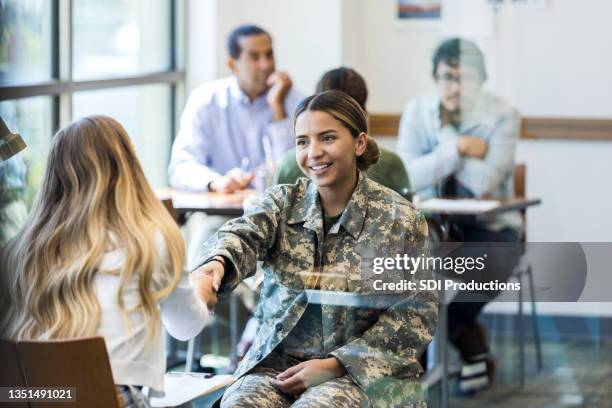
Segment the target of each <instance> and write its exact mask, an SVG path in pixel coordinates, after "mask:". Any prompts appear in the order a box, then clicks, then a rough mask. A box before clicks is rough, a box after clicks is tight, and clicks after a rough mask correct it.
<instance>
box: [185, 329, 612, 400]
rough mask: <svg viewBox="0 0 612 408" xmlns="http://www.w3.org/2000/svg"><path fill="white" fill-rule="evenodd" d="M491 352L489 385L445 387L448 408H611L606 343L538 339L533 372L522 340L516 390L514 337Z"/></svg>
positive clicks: (497, 341)
mask: <svg viewBox="0 0 612 408" xmlns="http://www.w3.org/2000/svg"><path fill="white" fill-rule="evenodd" d="M205 342H206V341H204V343H205ZM222 344H224V343H222ZM491 349H492V351H493V353H494V355H495V356H496V360H497V382H496V384H495V386H494V387H492V388H491V389H489V390H486V391H483V392H481V393H478V394H476V395H474V396H472V397H469V398H468V397H458V396H456V395H452V386H451V395H452V396H451V400H450V405H449V406H450V407H451V408H473V407H494V408H563V407H570V408H574V407H589V408H591V407H592V408H600V407H603V408H612V339H609V338H608V339H604V338H601V337H597V336H594V337H591V338H586V339H583V340H578V339H575V338H574V339H570V340H568V339H561V338H554V337H550V336H545V339H544V340H542V353H543V362H544V368H543V370H542V371H541V372H540V373H538V372H537V370H536V363H535V349H534V346H533V342H532V341H531V339H530V338H529V337H528V339H527V343H526V354H525V355H526V361H527V363H526V364H527V366H526V367H527V375H526V384H525V386H524V387H522V388H521V387H520V386H519V376H518V361H519V359H518V342H517V339H516V336H515V335H514V334H512V333H508V332H506V333H505V334H504V333H493V335H492V341H491ZM452 384H453V385H454V383H452ZM438 398H439V389H438V388H436V387H433V388H431V389H430V390H429V405H430V407H431V408H437V407H439V400H438ZM208 404H209V402H208V401H198V403H196V404H194V406H195V407H198V408H199V407H207V406H209V405H208Z"/></svg>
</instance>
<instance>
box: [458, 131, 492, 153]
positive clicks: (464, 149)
mask: <svg viewBox="0 0 612 408" xmlns="http://www.w3.org/2000/svg"><path fill="white" fill-rule="evenodd" d="M457 148H458V150H459V154H460V155H461V156H464V157H475V158H477V159H482V158H484V157H485V156H486V154H487V150H488V149H489V144H488V143H487V142H486V140H484V139H482V138H480V137H477V136H469V135H466V136H461V137H459V140H458V141H457Z"/></svg>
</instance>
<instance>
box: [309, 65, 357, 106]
mask: <svg viewBox="0 0 612 408" xmlns="http://www.w3.org/2000/svg"><path fill="white" fill-rule="evenodd" d="M332 89H335V90H338V91H342V92H345V93H347V94H349V96H351V97H352V98H353V99H355V100H356V101H357V103H359V105H360V106H361V107H362V108H363V109H364V110H365V104H366V101H367V100H368V87H367V86H366V83H365V80H364V79H363V77H362V76H361V75H359V74H358V73H357V71H355V70H354V69H351V68H346V67H340V68H336V69H332V70H331V71H327V72H326V73H325V74H323V76H322V77H321V79H320V80H319V82H318V83H317V88H316V92H317V93H320V92H323V91H329V90H332Z"/></svg>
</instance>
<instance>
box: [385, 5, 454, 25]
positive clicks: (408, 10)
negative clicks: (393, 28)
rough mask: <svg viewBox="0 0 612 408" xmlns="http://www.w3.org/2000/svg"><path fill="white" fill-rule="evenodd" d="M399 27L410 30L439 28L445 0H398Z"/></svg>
mask: <svg viewBox="0 0 612 408" xmlns="http://www.w3.org/2000/svg"><path fill="white" fill-rule="evenodd" d="M396 2H397V7H396V9H395V13H396V19H395V21H396V22H397V27H398V28H399V29H408V30H438V29H439V28H440V24H441V14H442V2H443V0H396Z"/></svg>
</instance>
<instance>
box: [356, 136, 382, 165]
mask: <svg viewBox="0 0 612 408" xmlns="http://www.w3.org/2000/svg"><path fill="white" fill-rule="evenodd" d="M379 158H380V149H379V148H378V143H376V140H374V139H372V138H371V137H370V136H368V141H367V142H366V149H365V151H364V152H363V154H362V155H361V156H359V157H357V167H358V168H359V170H362V171H366V170H367V169H369V168H370V166H372V165H373V164H376V163H378V159H379Z"/></svg>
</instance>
